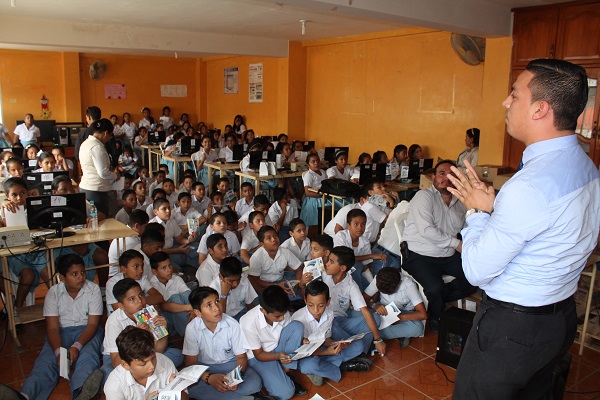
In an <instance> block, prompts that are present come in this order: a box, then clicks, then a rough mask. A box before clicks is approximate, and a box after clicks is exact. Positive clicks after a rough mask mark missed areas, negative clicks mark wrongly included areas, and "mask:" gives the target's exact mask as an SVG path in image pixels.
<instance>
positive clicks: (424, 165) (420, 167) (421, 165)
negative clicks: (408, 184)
mask: <svg viewBox="0 0 600 400" xmlns="http://www.w3.org/2000/svg"><path fill="white" fill-rule="evenodd" d="M431 168H433V158H422V159H420V160H410V161H409V162H408V179H411V180H419V179H420V178H421V174H422V173H423V172H425V171H427V170H428V169H431Z"/></svg>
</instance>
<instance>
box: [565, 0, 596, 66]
mask: <svg viewBox="0 0 600 400" xmlns="http://www.w3.org/2000/svg"><path fill="white" fill-rule="evenodd" d="M556 58H560V59H562V60H567V61H570V62H572V63H576V64H582V65H583V64H594V63H598V62H600V3H592V4H583V5H578V6H569V7H562V8H561V9H560V13H559V18H558V33H557V38H556Z"/></svg>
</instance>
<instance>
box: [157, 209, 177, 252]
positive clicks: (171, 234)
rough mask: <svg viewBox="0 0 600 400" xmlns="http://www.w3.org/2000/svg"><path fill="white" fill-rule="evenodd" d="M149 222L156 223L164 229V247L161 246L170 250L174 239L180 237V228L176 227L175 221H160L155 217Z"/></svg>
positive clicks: (171, 219)
mask: <svg viewBox="0 0 600 400" xmlns="http://www.w3.org/2000/svg"><path fill="white" fill-rule="evenodd" d="M150 222H158V223H159V224H161V225H162V226H164V227H165V245H164V246H163V248H165V249H170V248H171V247H173V244H174V239H175V238H176V237H177V236H179V235H181V228H180V227H179V225H177V223H176V222H175V221H173V218H170V219H168V220H167V221H163V220H162V219H160V218H158V217H157V216H155V217H154V218H152V219H151V220H150Z"/></svg>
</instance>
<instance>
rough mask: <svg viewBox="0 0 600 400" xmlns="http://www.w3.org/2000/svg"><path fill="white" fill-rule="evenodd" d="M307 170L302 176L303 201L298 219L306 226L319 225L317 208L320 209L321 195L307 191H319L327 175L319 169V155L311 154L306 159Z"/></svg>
mask: <svg viewBox="0 0 600 400" xmlns="http://www.w3.org/2000/svg"><path fill="white" fill-rule="evenodd" d="M306 163H307V164H308V168H309V170H308V171H306V172H305V173H303V174H302V181H303V182H304V201H303V202H302V212H301V213H300V218H302V220H303V221H304V223H305V224H306V226H313V225H318V224H319V208H321V204H322V202H321V195H320V194H318V193H316V192H313V191H311V190H309V189H320V188H321V182H323V181H324V180H325V179H327V174H325V171H323V170H322V169H321V168H320V160H319V155H318V154H315V153H311V154H309V155H308V157H306Z"/></svg>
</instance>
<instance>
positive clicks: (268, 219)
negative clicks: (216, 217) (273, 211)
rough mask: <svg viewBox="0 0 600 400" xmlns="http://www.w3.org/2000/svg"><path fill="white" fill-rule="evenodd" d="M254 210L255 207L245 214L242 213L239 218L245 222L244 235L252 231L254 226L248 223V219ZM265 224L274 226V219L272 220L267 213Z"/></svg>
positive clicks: (239, 220)
mask: <svg viewBox="0 0 600 400" xmlns="http://www.w3.org/2000/svg"><path fill="white" fill-rule="evenodd" d="M253 211H254V208H252V209H251V210H248V211H246V213H245V214H242V216H241V217H240V218H239V219H238V223H239V222H245V223H246V226H245V227H244V229H242V237H243V236H246V235H247V234H249V233H250V232H252V228H250V224H248V219H250V214H251V213H252V212H253ZM265 225H268V226H273V221H271V218H269V214H267V215H265Z"/></svg>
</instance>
